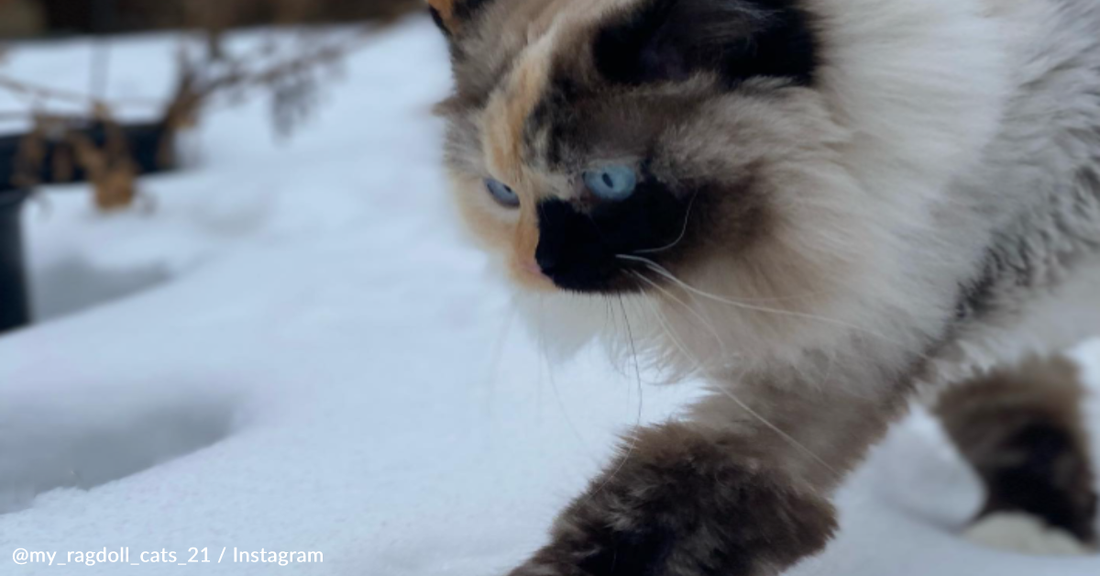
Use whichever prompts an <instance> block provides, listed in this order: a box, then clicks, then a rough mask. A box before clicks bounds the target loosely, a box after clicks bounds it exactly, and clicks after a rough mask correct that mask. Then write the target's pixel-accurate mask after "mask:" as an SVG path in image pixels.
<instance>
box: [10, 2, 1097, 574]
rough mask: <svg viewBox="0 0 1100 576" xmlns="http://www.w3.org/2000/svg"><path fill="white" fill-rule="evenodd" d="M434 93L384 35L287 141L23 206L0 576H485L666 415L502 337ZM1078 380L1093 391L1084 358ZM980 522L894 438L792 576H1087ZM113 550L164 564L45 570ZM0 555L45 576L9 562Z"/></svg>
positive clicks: (242, 124) (160, 42) (604, 370)
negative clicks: (444, 165)
mask: <svg viewBox="0 0 1100 576" xmlns="http://www.w3.org/2000/svg"><path fill="white" fill-rule="evenodd" d="M171 46H172V41H171V40H170V39H167V38H165V37H158V36H151V37H141V36H139V37H133V38H129V39H125V40H119V41H117V42H115V43H113V44H112V46H111V50H112V53H113V54H115V55H116V57H117V58H119V59H122V60H124V61H125V62H126V63H127V64H126V65H125V66H116V67H115V71H114V73H113V76H112V86H120V87H121V88H118V89H119V90H122V91H123V92H122V93H126V94H131V95H134V96H141V97H148V96H151V95H152V96H155V95H157V94H163V93H164V92H163V86H162V85H161V84H160V83H163V82H167V81H168V79H169V77H170V75H166V74H164V72H163V60H162V58H163V56H164V55H165V54H170V50H171ZM19 48H20V49H19V50H17V51H16V52H15V53H13V54H12V58H13V66H18V67H20V68H18V69H19V70H20V71H22V72H23V73H25V74H30V75H31V76H33V77H35V78H37V79H38V80H39V81H42V82H67V81H70V80H71V82H72V83H73V86H75V87H76V88H79V86H80V85H81V83H82V82H84V79H83V78H84V77H83V74H84V71H85V69H86V67H85V62H86V60H85V58H86V54H87V44H85V43H82V42H67V43H62V44H60V45H55V44H48V45H47V44H42V45H32V46H21V47H19ZM36 75H37V76H36ZM448 81H449V71H448V68H447V63H446V54H445V48H444V46H443V45H442V42H441V41H440V40H439V39H438V38H437V34H436V32H435V30H434V29H433V28H432V26H431V24H430V23H429V22H426V21H424V20H414V21H411V22H407V23H404V24H401V25H400V26H398V27H397V28H396V29H394V30H392V31H390V32H386V33H384V34H382V35H380V36H379V37H377V38H375V39H374V40H372V42H371V43H370V46H368V47H367V48H366V49H364V50H363V51H362V52H360V53H358V54H356V55H355V56H354V57H352V58H351V59H350V60H349V62H348V63H347V65H346V70H345V71H344V77H343V78H342V79H341V80H338V81H337V82H336V83H334V84H332V85H331V86H330V88H329V90H328V91H327V93H326V96H325V105H324V106H323V107H322V108H321V109H320V110H319V111H318V113H317V115H316V116H315V117H314V118H313V119H312V120H311V122H310V123H309V124H308V125H307V126H305V127H304V129H303V130H302V131H301V132H300V133H299V134H298V135H297V136H296V137H295V138H293V139H291V140H281V139H278V138H274V137H273V136H272V133H271V129H270V122H269V118H268V112H267V110H266V109H265V105H264V103H262V102H257V103H253V104H250V105H247V106H245V107H243V108H237V109H219V110H218V111H217V112H215V113H214V114H212V115H211V116H210V117H209V118H208V119H207V120H206V121H205V122H204V123H203V125H202V127H201V129H200V133H199V134H196V135H195V139H196V140H197V142H198V148H197V149H198V150H201V151H202V157H201V158H198V159H197V160H196V164H195V166H194V168H193V169H189V170H185V171H181V172H179V173H176V174H172V175H167V176H159V177H155V178H150V179H148V180H147V181H145V184H144V186H145V189H144V190H145V193H146V194H147V195H148V197H149V198H151V199H152V201H151V204H152V209H150V210H143V211H135V212H132V213H126V214H118V215H113V216H102V215H97V214H95V213H94V212H93V211H92V210H91V208H90V201H89V198H88V197H87V194H86V193H84V192H86V191H85V190H84V189H83V188H81V187H68V188H55V189H52V190H50V191H49V193H48V195H47V198H46V199H45V202H44V203H36V204H32V205H30V206H29V207H28V210H27V213H26V223H27V226H28V242H29V251H30V258H31V260H32V263H33V280H34V288H35V295H36V298H37V302H36V310H37V312H38V314H39V316H40V317H42V318H51V320H50V321H47V322H43V323H41V324H38V325H37V326H35V327H33V328H30V329H27V330H24V331H20V332H18V333H15V334H12V335H7V336H4V337H3V338H0V574H5V575H6V574H15V575H23V574H74V575H75V574H80V575H94V574H119V573H140V574H146V573H150V574H159V573H165V574H168V573H179V572H178V571H179V570H186V568H183V567H181V566H178V565H177V564H178V563H181V562H187V561H188V560H191V559H192V557H195V556H196V555H197V554H201V551H196V552H191V551H190V550H189V549H191V548H195V549H197V550H198V549H203V548H206V549H207V557H208V558H209V559H210V561H211V562H210V563H208V564H201V567H200V568H192V570H197V571H198V573H201V574H232V575H238V574H261V573H263V574H266V573H269V572H270V571H271V570H272V567H271V566H270V565H268V564H242V563H234V562H232V555H233V549H234V548H237V549H239V550H248V551H259V550H260V549H261V548H263V549H265V550H267V551H270V550H277V551H311V550H313V551H321V552H323V554H324V563H323V564H294V565H289V566H286V567H280V568H278V570H280V571H281V572H280V573H287V574H326V575H337V576H339V575H349V576H350V575H372V576H374V575H379V576H381V575H385V576H439V575H444V574H453V575H461V576H466V575H471V576H472V575H491V574H504V573H506V572H507V570H508V568H509V567H511V566H513V565H514V564H516V563H518V562H519V561H521V560H522V559H523V558H524V556H525V555H526V554H528V553H530V551H532V550H533V549H535V548H536V547H537V546H539V545H540V544H541V543H542V542H543V539H544V534H545V531H546V528H547V526H548V525H549V522H550V521H551V519H552V518H553V516H554V514H555V512H556V511H557V510H558V509H559V508H560V507H561V506H562V505H564V504H565V503H566V502H567V501H568V500H569V498H570V497H571V496H573V495H575V494H576V493H577V492H578V491H579V490H581V489H582V487H583V486H584V485H585V482H586V480H587V478H588V477H590V476H591V475H592V474H593V473H595V472H596V471H597V470H598V469H599V468H600V466H601V464H602V463H603V462H604V461H605V459H606V458H607V457H608V455H609V454H610V453H611V450H612V447H613V444H614V440H615V438H616V434H618V433H620V432H622V431H623V430H625V429H626V428H627V427H629V426H631V425H633V424H636V423H638V422H650V421H654V420H659V419H662V418H667V417H668V416H669V415H671V414H674V413H675V412H676V410H677V409H678V407H680V406H681V405H682V404H683V403H684V402H685V401H686V400H688V399H689V398H690V397H691V396H692V395H693V394H694V390H693V387H692V386H690V385H686V386H675V387H659V386H653V385H648V384H645V383H641V384H640V383H639V382H637V381H635V379H634V378H632V377H631V375H629V374H620V373H618V372H616V371H614V370H612V369H611V368H609V367H607V365H606V364H605V363H604V362H603V361H602V360H601V359H600V358H599V357H598V356H596V355H593V354H582V356H581V358H579V359H578V360H576V361H574V362H571V363H569V364H567V365H565V366H555V367H550V366H549V365H548V363H547V362H545V361H544V357H543V355H542V354H541V353H540V347H539V343H538V338H537V336H534V335H530V334H528V333H527V332H526V331H524V330H522V329H520V328H519V327H518V326H513V324H514V322H513V321H512V314H511V309H512V305H511V301H510V299H509V296H508V291H507V289H506V288H504V287H503V286H501V285H500V284H499V283H497V282H496V281H495V280H493V279H492V278H491V277H490V275H489V274H488V272H487V265H486V259H485V257H484V256H483V255H481V254H480V253H479V252H478V251H477V250H476V249H474V248H472V247H470V246H469V245H468V243H467V242H466V241H465V239H464V238H463V237H462V235H461V233H460V232H459V229H458V226H457V224H456V219H455V217H454V215H453V214H452V213H451V208H450V205H449V204H448V202H447V198H446V187H445V184H444V180H443V176H442V173H441V170H440V169H439V165H440V158H439V156H440V137H441V128H442V127H441V125H440V122H439V121H437V120H436V119H434V118H432V116H431V114H430V107H431V105H432V104H433V103H434V102H435V101H436V100H438V99H439V98H440V97H442V96H443V95H444V94H445V93H446V90H447V83H448ZM93 304H95V305H94V306H93ZM1081 356H1082V358H1086V359H1088V360H1090V361H1091V363H1092V364H1091V374H1092V377H1093V379H1094V380H1096V381H1100V347H1098V346H1093V347H1091V348H1088V349H1083V350H1082V351H1081ZM1090 410H1091V411H1092V412H1091V416H1092V418H1091V420H1092V421H1093V422H1098V423H1100V403H1097V402H1096V401H1094V402H1093V403H1092V405H1091V406H1090ZM1098 429H1100V426H1098ZM1098 444H1100V443H1098ZM979 499H980V494H979V491H978V487H977V484H976V481H975V479H974V478H973V477H972V475H971V473H970V472H969V471H968V470H967V469H966V468H965V467H964V466H963V465H962V463H961V462H960V461H959V460H958V457H957V456H956V455H955V454H954V452H953V451H952V450H951V449H950V448H949V447H948V446H947V444H946V443H945V442H944V439H943V437H942V434H941V433H940V432H939V430H938V428H937V427H936V424H935V423H934V422H932V421H931V420H930V419H929V418H928V417H927V416H924V415H922V414H917V415H915V416H914V417H913V418H911V419H910V420H909V421H908V422H906V423H905V424H904V425H902V426H899V427H898V428H897V429H896V430H895V432H894V433H893V434H892V435H891V436H890V438H889V439H888V441H887V442H886V443H884V444H883V445H882V446H880V447H879V448H878V449H876V450H875V452H874V455H873V457H872V458H871V460H870V462H869V463H868V464H867V465H866V466H865V467H864V468H863V469H862V470H861V471H860V472H859V473H858V474H857V475H856V476H855V477H854V478H852V480H851V481H850V482H849V483H848V484H847V486H846V487H845V489H844V490H843V492H842V494H841V496H840V508H841V510H842V520H843V526H844V528H843V531H842V534H841V535H840V537H839V539H838V540H837V542H836V543H835V545H834V546H833V547H832V548H831V549H830V550H829V551H828V552H827V553H826V554H824V555H823V556H822V557H820V558H816V559H813V560H811V561H809V562H807V563H805V564H804V565H802V566H800V567H799V568H798V569H797V570H796V571H795V572H794V574H795V575H796V576H828V575H837V576H839V575H844V576H860V575H867V576H881V575H883V574H889V575H892V576H908V575H913V576H916V575H927V574H936V575H956V574H957V575H963V574H966V575H973V574H977V575H982V574H991V575H992V574H996V575H998V576H1006V575H1007V576H1012V575H1021V576H1024V575H1026V576H1032V575H1035V574H1059V575H1062V576H1085V575H1095V574H1098V573H1100V558H1098V557H1086V558H1043V557H1028V556H1020V555H1015V554H1011V553H1004V552H997V551H994V550H991V549H987V548H983V547H979V546H976V545H974V544H971V543H969V542H967V541H966V540H965V539H964V538H963V537H962V533H963V531H964V529H965V528H966V524H967V520H968V519H969V517H970V516H971V515H972V514H973V512H974V511H975V510H976V509H977V506H978V504H979ZM734 520H735V519H734ZM121 547H128V548H129V550H130V554H131V556H130V561H131V562H138V563H139V564H140V559H139V556H138V555H139V554H140V553H141V552H143V551H157V552H165V553H167V552H174V553H175V555H176V556H175V559H174V561H173V562H169V563H167V564H153V563H146V564H140V566H136V567H135V566H129V565H128V564H109V563H99V564H95V565H92V566H89V565H87V564H77V563H74V562H72V561H70V562H66V565H65V566H60V567H59V566H57V565H56V564H57V563H58V562H65V561H66V554H67V552H68V551H99V550H102V549H104V548H106V549H108V550H117V549H119V548H121ZM20 548H22V549H26V550H28V551H52V552H56V553H58V556H57V559H56V560H55V563H54V564H55V565H54V566H47V565H42V564H26V565H21V566H19V565H15V564H14V563H13V562H12V560H11V558H12V553H13V552H14V551H15V550H16V549H20ZM223 548H227V549H228V552H226V555H225V557H224V559H223V560H222V562H221V563H217V562H216V558H217V556H218V554H219V553H220V552H221V550H222V549H223ZM165 555H166V554H165ZM74 558H75V557H74ZM147 558H148V556H147ZM195 559H196V560H201V559H202V556H201V555H198V556H197V557H196V558H195ZM127 571H129V572H127Z"/></svg>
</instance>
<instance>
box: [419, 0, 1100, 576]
mask: <svg viewBox="0 0 1100 576" xmlns="http://www.w3.org/2000/svg"><path fill="white" fill-rule="evenodd" d="M429 4H430V12H431V15H432V17H433V18H434V20H435V22H436V23H437V24H438V26H439V28H440V29H441V30H442V33H443V34H444V35H445V36H446V38H447V42H448V46H449V50H450V57H451V61H452V64H453V79H454V89H453V92H452V94H451V95H450V96H449V97H448V98H447V99H446V100H445V101H444V102H443V103H441V104H440V105H439V113H440V115H441V116H443V117H444V118H445V120H446V124H447V136H446V144H445V146H446V166H447V170H448V173H449V176H450V179H451V180H452V183H453V189H454V195H455V198H456V200H457V203H458V206H459V207H460V212H461V214H462V217H463V219H464V220H465V221H466V222H467V224H468V227H469V229H470V230H471V231H472V233H473V235H474V236H475V237H476V238H477V239H478V240H479V241H480V242H481V243H482V244H483V245H484V247H485V249H486V250H488V252H489V253H490V254H492V255H493V257H494V258H493V260H494V262H496V263H498V264H499V268H500V270H501V272H502V273H503V274H504V275H505V276H506V277H507V278H508V279H510V281H511V282H512V284H514V285H515V287H516V288H517V292H518V296H517V298H518V299H519V302H520V303H521V307H523V306H526V304H527V303H529V302H537V303H538V306H539V307H541V308H542V310H543V312H542V313H541V314H540V315H539V316H540V317H541V318H542V319H543V320H544V321H545V320H547V319H549V320H552V321H553V322H552V323H551V328H550V329H553V330H556V332H554V336H553V337H552V338H549V340H552V341H553V342H554V343H560V344H562V347H563V348H569V347H570V346H572V347H576V346H578V345H580V344H581V343H583V342H585V341H586V340H587V339H590V338H594V337H598V338H600V339H601V340H602V341H604V342H605V343H606V344H608V348H609V351H610V352H612V354H614V355H616V356H618V357H621V356H623V355H626V356H636V357H641V358H642V359H643V360H644V361H648V362H650V363H651V364H652V365H653V366H655V367H657V368H659V369H661V370H662V371H663V372H664V374H665V375H666V376H667V377H668V378H669V379H670V380H676V379H679V378H683V377H686V376H695V377H698V378H702V379H704V380H705V381H706V382H708V383H709V385H710V389H711V391H712V392H711V394H710V395H709V396H708V397H707V398H706V399H705V400H703V401H701V402H699V403H698V404H697V405H695V406H693V407H692V408H691V410H690V411H689V413H688V414H686V415H685V417H684V418H683V419H681V420H676V421H672V422H668V423H665V424H661V425H657V426H653V427H648V428H642V429H640V430H637V431H636V432H633V433H632V434H630V435H629V436H628V437H627V438H625V439H624V442H623V446H622V451H621V453H620V454H619V455H618V456H617V458H616V459H615V461H613V462H611V463H610V465H609V466H608V467H607V469H606V471H605V472H604V473H603V474H602V475H600V476H599V477H597V478H596V479H594V480H593V482H592V484H591V487H590V488H589V490H588V491H587V493H585V494H583V495H581V496H580V497H579V498H578V499H577V500H576V501H575V502H574V503H573V504H572V505H571V506H569V507H568V508H567V509H566V510H565V511H564V512H563V513H562V514H561V516H560V517H559V519H558V520H557V522H556V523H555V525H554V527H553V529H552V533H551V540H550V543H549V544H548V545H547V546H546V547H545V548H543V549H541V550H540V551H538V552H537V553H535V554H534V556H533V557H532V558H531V559H530V560H529V561H528V562H527V563H525V564H524V565H522V566H521V567H519V568H517V569H516V570H515V571H514V572H513V576H581V575H583V576H612V575H624V576H626V575H676V576H703V575H716V576H717V575H722V576H739V575H754V576H756V575H774V574H778V573H781V572H783V571H785V570H786V569H788V568H790V567H791V566H793V565H795V564H796V563H798V562H799V561H801V560H803V559H805V558H807V557H809V556H812V555H815V554H817V553H819V552H820V551H821V550H823V549H824V547H825V546H826V545H827V543H828V542H829V541H830V539H831V538H832V537H833V535H834V534H835V532H836V530H837V517H836V511H835V510H834V507H833V504H832V502H831V497H832V494H833V492H834V491H835V489H836V488H837V486H838V484H839V483H840V482H841V481H842V480H843V479H844V477H845V476H846V475H847V474H848V473H849V472H850V471H851V470H852V469H853V468H854V467H855V466H857V465H858V464H859V463H860V461H861V460H862V459H863V458H864V456H865V455H866V453H867V451H868V449H869V447H870V446H872V445H874V444H875V443H876V442H877V441H879V440H880V439H881V438H882V437H883V435H884V434H885V432H886V430H887V428H888V426H889V425H890V424H891V423H892V422H894V421H896V420H897V419H899V418H900V417H901V416H902V415H904V414H905V412H906V411H907V409H908V407H909V406H910V404H911V403H912V401H913V400H914V399H915V398H918V397H919V398H933V397H934V396H935V395H939V399H938V401H936V400H934V402H936V412H937V413H939V414H940V415H941V416H942V417H943V421H944V423H945V427H946V429H947V431H948V433H949V435H950V436H951V437H952V438H953V439H954V440H955V441H956V442H957V444H958V445H959V448H960V452H961V453H962V454H963V456H965V457H966V458H968V459H969V460H970V461H971V463H972V464H973V465H974V467H975V468H976V470H977V471H978V472H979V474H980V476H981V477H982V478H983V479H984V480H985V482H986V486H987V494H988V497H987V504H986V506H985V508H984V509H983V510H982V512H981V514H980V517H981V518H987V517H990V516H991V515H994V514H998V513H1006V512H1007V513H1026V514H1029V515H1031V516H1033V517H1035V518H1038V519H1041V521H1042V522H1044V523H1045V524H1046V525H1048V526H1049V527H1050V528H1053V529H1057V530H1059V531H1060V532H1062V533H1065V534H1069V535H1072V537H1073V538H1075V539H1076V540H1077V541H1079V542H1081V543H1083V544H1089V545H1091V544H1095V543H1096V539H1097V534H1096V527H1095V517H1096V508H1097V504H1096V496H1095V490H1094V485H1095V482H1094V477H1093V472H1092V469H1091V463H1090V462H1089V461H1088V458H1089V457H1088V452H1089V450H1088V440H1087V438H1086V437H1085V434H1084V427H1083V420H1082V418H1083V416H1082V411H1081V408H1080V400H1081V398H1082V396H1083V394H1084V389H1083V385H1082V384H1081V375H1080V374H1079V373H1078V371H1077V370H1076V368H1075V367H1074V365H1072V364H1071V363H1069V361H1068V360H1066V359H1064V358H1063V357H1061V356H1059V353H1060V351H1062V350H1065V349H1067V348H1068V347H1069V346H1071V345H1072V344H1074V343H1076V342H1079V341H1082V340H1084V339H1085V338H1086V337H1088V336H1089V335H1094V334H1098V333H1100V35H1097V34H1096V30H1100V1H1097V0H430V1H429ZM608 311H615V312H616V314H617V315H618V316H621V320H622V321H614V322H610V321H608V322H605V321H604V320H605V319H607V318H608ZM624 327H625V328H626V329H625V330H624ZM1037 354H1038V355H1041V356H1036V355H1037Z"/></svg>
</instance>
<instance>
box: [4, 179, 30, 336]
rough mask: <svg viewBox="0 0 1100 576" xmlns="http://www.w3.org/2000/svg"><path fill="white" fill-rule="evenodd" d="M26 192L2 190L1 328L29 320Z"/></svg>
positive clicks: (14, 326)
mask: <svg viewBox="0 0 1100 576" xmlns="http://www.w3.org/2000/svg"><path fill="white" fill-rule="evenodd" d="M26 198H27V194H26V193H25V192H23V191H21V190H0V332H5V331H7V330H11V329H12V328H18V327H20V326H23V325H25V324H26V323H27V322H29V321H30V305H29V302H28V298H27V276H26V268H25V267H24V265H23V234H22V232H23V227H22V226H21V225H20V221H21V218H20V212H21V209H22V208H23V201H24V200H26Z"/></svg>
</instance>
